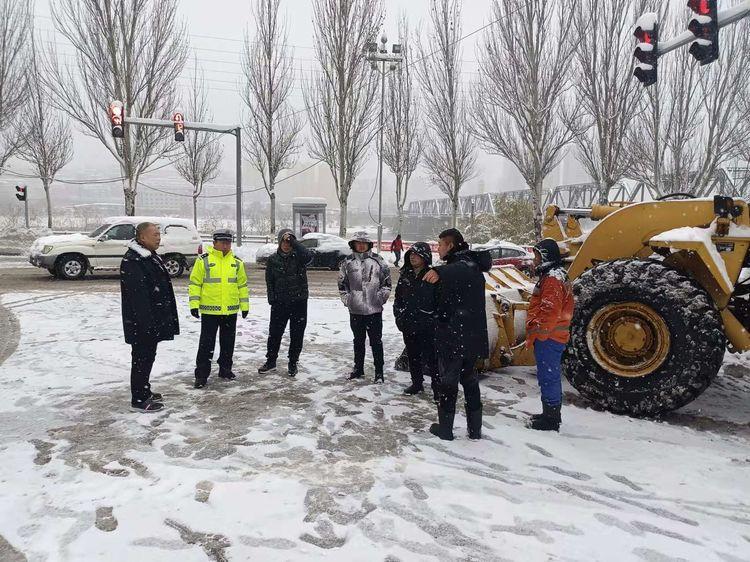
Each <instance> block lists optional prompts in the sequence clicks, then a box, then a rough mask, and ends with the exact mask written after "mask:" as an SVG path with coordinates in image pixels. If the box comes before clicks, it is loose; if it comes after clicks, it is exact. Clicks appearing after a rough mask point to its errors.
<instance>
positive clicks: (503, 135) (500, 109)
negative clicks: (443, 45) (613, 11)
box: [473, 0, 577, 236]
mask: <svg viewBox="0 0 750 562" xmlns="http://www.w3.org/2000/svg"><path fill="white" fill-rule="evenodd" d="M573 18H574V11H573V10H572V9H569V7H568V6H567V4H566V3H565V2H558V1H556V0H528V1H527V2H526V3H525V4H524V5H522V6H520V7H519V6H518V5H517V4H513V3H510V2H503V1H501V0H493V19H495V20H498V23H496V24H495V25H493V26H492V27H490V28H489V30H488V31H487V32H486V34H485V37H484V45H483V46H482V48H481V51H480V78H479V84H478V86H477V88H476V89H475V91H474V96H473V101H474V103H473V105H474V112H473V113H474V115H473V117H474V122H473V126H474V132H475V134H476V135H477V137H478V138H479V140H480V141H481V143H482V145H483V146H484V147H485V148H486V149H487V151H488V152H490V153H492V154H498V155H500V156H503V157H505V158H507V159H508V160H510V161H511V162H512V163H513V164H514V165H515V166H516V168H517V169H518V171H519V172H520V174H521V175H522V176H523V178H524V180H525V181H526V184H527V185H528V186H529V188H530V189H531V192H532V204H533V207H534V230H535V232H536V235H537V236H540V235H541V228H542V210H541V203H542V199H543V198H542V189H543V184H544V179H545V178H546V177H547V175H549V173H550V172H552V170H554V169H555V167H556V166H557V165H558V164H559V163H560V160H561V159H562V158H563V156H564V154H565V149H566V147H567V146H568V145H569V144H570V142H571V141H572V140H573V139H574V138H575V136H576V132H577V121H576V116H575V112H574V111H572V110H571V109H570V108H571V106H570V105H569V103H568V100H569V97H568V95H567V94H568V93H569V92H568V91H569V89H570V87H571V79H570V78H571V73H570V67H571V64H572V60H573V56H574V52H575V44H576V42H575V41H572V40H571V38H570V35H569V32H568V30H570V29H572V28H573V21H574V20H573Z"/></svg>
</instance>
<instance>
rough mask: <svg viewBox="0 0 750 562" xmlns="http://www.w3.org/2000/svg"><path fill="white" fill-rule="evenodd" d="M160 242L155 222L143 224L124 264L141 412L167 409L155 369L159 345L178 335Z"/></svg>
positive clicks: (134, 385) (125, 311)
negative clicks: (154, 382) (155, 385)
mask: <svg viewBox="0 0 750 562" xmlns="http://www.w3.org/2000/svg"><path fill="white" fill-rule="evenodd" d="M160 243H161V233H160V232H159V227H158V226H157V225H156V224H153V223H149V222H144V223H141V224H139V225H138V226H137V228H136V238H135V240H133V241H132V242H130V244H129V245H128V251H127V252H126V253H125V256H124V257H123V259H122V263H121V264H120V292H121V294H122V324H123V329H124V332H125V342H126V343H128V344H130V345H131V346H132V365H131V370H130V392H131V406H132V407H133V409H135V410H138V411H141V412H157V411H159V410H161V409H162V408H164V405H163V404H162V403H161V398H162V396H161V395H160V394H158V393H154V392H151V384H150V382H149V379H150V377H151V368H152V367H153V365H154V360H155V359H156V346H157V344H158V343H159V342H160V341H166V340H172V339H174V337H175V336H176V335H178V334H179V333H180V323H179V319H178V317H177V304H176V302H175V298H174V290H173V289H172V281H171V280H170V278H169V273H168V272H167V269H166V268H165V267H164V262H163V261H162V259H161V258H160V257H159V256H158V255H157V254H156V250H157V249H158V248H159V244H160Z"/></svg>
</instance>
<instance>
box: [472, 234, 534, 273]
mask: <svg viewBox="0 0 750 562" xmlns="http://www.w3.org/2000/svg"><path fill="white" fill-rule="evenodd" d="M473 249H475V250H488V251H489V252H490V256H492V265H493V266H501V265H513V266H515V267H517V268H518V269H520V270H521V271H523V272H524V273H526V274H530V273H531V271H532V269H533V267H534V253H533V251H529V250H527V249H526V248H524V247H523V246H518V245H517V244H513V243H512V242H505V241H504V240H490V241H489V242H487V243H485V244H475V245H474V246H473Z"/></svg>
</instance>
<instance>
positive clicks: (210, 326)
mask: <svg viewBox="0 0 750 562" xmlns="http://www.w3.org/2000/svg"><path fill="white" fill-rule="evenodd" d="M213 239H214V244H213V248H211V247H209V248H208V251H207V252H206V253H205V254H203V255H201V256H199V257H198V259H197V260H196V262H195V265H194V266H193V272H192V273H191V274H190V286H189V288H188V292H189V294H190V313H191V314H192V315H193V316H195V317H196V318H200V319H201V337H200V342H199V344H198V356H197V357H196V358H195V388H203V387H204V386H206V382H207V381H208V376H209V375H210V374H211V359H212V358H213V355H214V347H215V346H216V332H217V331H218V332H219V347H220V354H219V361H218V363H219V378H221V379H224V380H232V379H234V378H235V375H234V373H233V372H232V355H233V354H234V336H235V331H236V328H237V313H238V312H242V317H243V318H247V313H248V310H250V299H249V297H248V291H247V274H246V273H245V264H244V263H242V260H241V259H239V258H236V257H235V256H234V254H233V253H232V232H231V231H230V230H223V229H222V230H217V231H216V232H214V235H213Z"/></svg>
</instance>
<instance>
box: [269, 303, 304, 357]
mask: <svg viewBox="0 0 750 562" xmlns="http://www.w3.org/2000/svg"><path fill="white" fill-rule="evenodd" d="M287 323H289V362H290V363H296V362H297V361H299V356H300V353H302V344H303V342H304V340H305V328H306V327H307V299H303V300H298V301H294V302H290V303H280V304H274V305H272V306H271V322H270V323H269V325H268V346H267V352H266V359H267V360H268V361H269V362H270V363H276V360H277V359H278V357H279V348H280V347H281V338H282V337H283V336H284V331H285V330H286V325H287Z"/></svg>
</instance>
